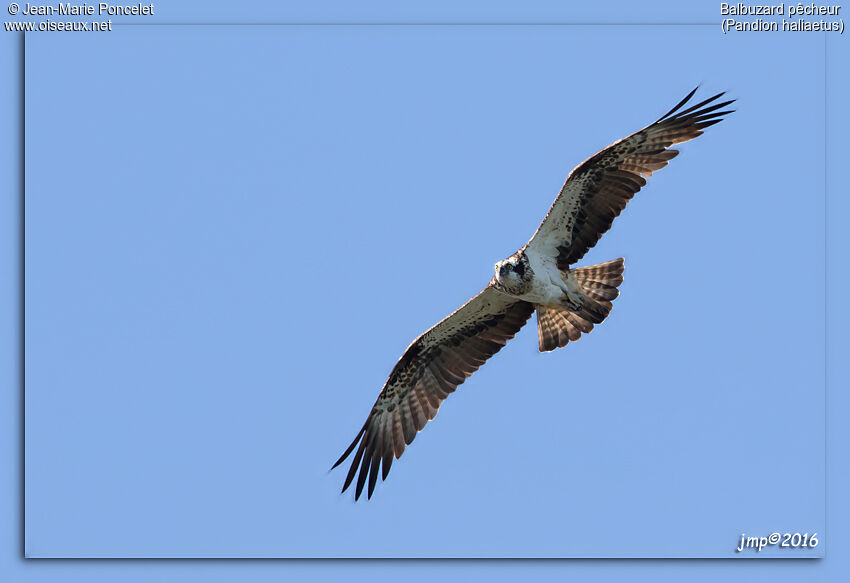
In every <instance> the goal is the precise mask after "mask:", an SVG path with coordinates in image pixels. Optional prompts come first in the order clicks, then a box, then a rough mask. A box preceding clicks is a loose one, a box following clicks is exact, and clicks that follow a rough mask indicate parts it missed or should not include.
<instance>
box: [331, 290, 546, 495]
mask: <svg viewBox="0 0 850 583" xmlns="http://www.w3.org/2000/svg"><path fill="white" fill-rule="evenodd" d="M532 312H534V306H533V305H532V304H530V303H528V302H524V301H522V300H516V299H515V298H512V297H510V296H507V295H505V294H502V293H500V292H498V291H496V290H495V289H493V288H492V287H491V286H489V285H488V286H487V287H486V288H484V290H483V291H481V292H480V293H479V294H478V295H477V296H475V297H474V298H472V299H471V300H469V301H468V302H466V303H465V304H464V305H463V306H461V307H460V308H458V309H457V310H456V311H455V312H454V313H453V314H451V315H450V316H448V317H447V318H446V319H444V320H443V321H442V322H440V323H439V324H437V325H436V326H434V327H433V328H431V329H430V330H428V331H427V332H425V333H424V334H422V335H421V336H420V337H419V338H417V339H416V340H414V341H413V343H412V344H411V345H410V346H409V347H408V348H407V350H406V351H405V353H404V355H403V356H402V357H401V359H400V360H399V361H398V363H396V365H395V367H394V368H393V370H392V372H391V373H390V377H389V379H387V382H386V383H385V384H384V387H383V389H382V390H381V394H380V395H378V400H377V401H376V402H375V405H374V407H372V411H371V412H370V413H369V417H368V418H367V419H366V423H365V424H364V425H363V428H362V429H361V430H360V432H359V433H358V434H357V437H355V438H354V441H353V442H352V443H351V445H350V446H348V449H346V450H345V453H343V454H342V456H341V457H340V458H339V459H338V460H337V462H336V463H335V464H334V465H333V467H334V468H335V467H337V466H338V465H339V464H341V463H342V462H343V461H345V459H346V458H347V457H348V456H349V455H351V453H352V452H353V451H354V450H355V448H357V452H356V453H355V455H354V459H353V460H352V462H351V467H350V469H349V470H348V475H347V476H346V478H345V485H344V486H343V487H342V491H343V492H345V490H346V489H347V488H348V487H349V486H350V485H351V483H352V481H353V480H354V476H355V475H357V488H356V490H355V494H354V499H355V500H356V499H358V498H359V497H360V494H361V492H362V491H363V486H364V484H365V483H366V481H367V478H368V482H369V489H368V497H370V498H371V497H372V492H373V491H374V489H375V483H376V482H377V480H378V472H381V475H382V479H386V477H387V474H388V473H389V471H390V466H391V465H392V462H393V457H395V458H399V457H400V456H401V454H402V453H403V452H404V448H405V446H407V445H409V444H410V443H411V442H412V441H413V438H414V437H416V433H417V432H418V431H421V430H422V428H423V427H425V424H426V423H427V422H428V421H430V420H431V419H433V418H434V416H435V415H436V414H437V409H438V408H439V407H440V405H441V404H442V402H443V400H444V399H445V398H446V397H448V396H449V394H450V393H452V392H454V390H455V389H456V388H457V387H458V385H460V384H461V383H462V382H463V381H465V380H466V378H467V377H469V376H470V375H471V374H472V373H474V372H475V371H476V370H478V367H480V366H481V365H482V364H484V362H485V361H486V360H487V359H488V358H490V357H491V356H493V355H494V354H496V353H497V352H498V351H499V350H500V349H501V348H502V347H503V346H504V345H505V343H506V342H507V341H508V340H510V339H511V338H513V337H514V335H515V334H516V333H517V332H518V331H519V329H520V328H522V326H523V325H524V324H525V323H526V322H527V321H528V319H529V318H530V317H531V314H532ZM358 443H359V447H358ZM358 469H359V474H358Z"/></svg>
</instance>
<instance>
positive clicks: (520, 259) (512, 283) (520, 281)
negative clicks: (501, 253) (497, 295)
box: [493, 254, 532, 295]
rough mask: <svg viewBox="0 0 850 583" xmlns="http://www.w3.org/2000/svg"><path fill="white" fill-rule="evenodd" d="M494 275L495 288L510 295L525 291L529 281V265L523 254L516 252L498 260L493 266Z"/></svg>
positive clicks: (530, 275) (530, 274)
mask: <svg viewBox="0 0 850 583" xmlns="http://www.w3.org/2000/svg"><path fill="white" fill-rule="evenodd" d="M495 270H496V276H495V277H494V278H493V279H494V284H495V286H496V289H498V290H499V291H503V292H505V293H509V294H511V295H520V294H523V293H525V290H526V288H527V287H528V285H529V283H530V282H531V277H532V273H531V266H529V264H528V258H527V257H526V256H525V255H524V254H516V255H512V256H510V257H508V258H507V259H505V260H503V261H499V262H498V263H496V266H495Z"/></svg>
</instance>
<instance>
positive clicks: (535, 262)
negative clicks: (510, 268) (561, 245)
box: [510, 250, 585, 309]
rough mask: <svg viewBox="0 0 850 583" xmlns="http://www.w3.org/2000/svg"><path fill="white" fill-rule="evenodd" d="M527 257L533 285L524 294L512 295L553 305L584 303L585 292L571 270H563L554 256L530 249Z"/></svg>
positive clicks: (573, 306) (534, 302)
mask: <svg viewBox="0 0 850 583" xmlns="http://www.w3.org/2000/svg"><path fill="white" fill-rule="evenodd" d="M526 257H527V258H528V262H529V266H530V267H531V270H532V272H533V274H534V277H533V279H532V280H531V285H530V287H529V289H528V290H526V291H525V292H524V293H522V294H516V295H515V294H510V295H513V296H514V297H516V298H518V299H521V300H525V301H527V302H530V303H533V304H543V305H545V306H552V307H569V308H573V309H576V308H578V307H580V306H581V305H582V303H583V302H582V299H583V298H584V295H585V294H584V291H583V290H582V288H581V286H580V285H579V283H578V282H577V281H576V279H575V276H573V274H572V272H571V271H568V272H566V273H565V272H563V271H561V270H560V269H558V266H557V265H556V263H555V259H554V258H552V257H547V256H543V255H540V254H538V253H533V252H531V251H530V250H529V251H527V252H526ZM510 275H513V274H510Z"/></svg>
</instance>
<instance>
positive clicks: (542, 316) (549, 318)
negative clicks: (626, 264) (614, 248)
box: [537, 257, 623, 352]
mask: <svg viewBox="0 0 850 583" xmlns="http://www.w3.org/2000/svg"><path fill="white" fill-rule="evenodd" d="M572 273H573V275H574V276H575V278H576V280H577V281H578V282H579V283H580V284H581V287H582V288H583V289H584V293H585V294H586V295H587V298H589V299H590V301H586V303H585V306H584V307H583V308H582V309H581V310H578V311H573V310H569V309H566V308H555V307H551V306H544V305H540V304H538V305H537V338H538V341H539V347H540V352H548V351H550V350H554V349H556V348H560V347H562V346H566V344H567V342H569V341H571V340H572V341H576V340H578V339H579V338H580V337H581V335H582V333H585V334H587V333H588V332H590V331H591V330H593V325H594V324H599V323H601V322H602V321H603V320H604V319H605V318H606V317H607V316H608V314H609V313H611V307H612V306H611V301H612V300H613V299H614V298H616V297H617V296H618V295H620V291H619V290H618V289H617V287H618V286H619V285H620V284H621V283H623V258H622V257H620V258H619V259H614V260H612V261H606V262H605V263H600V264H598V265H589V266H587V267H579V268H578V269H575V270H573V272H572Z"/></svg>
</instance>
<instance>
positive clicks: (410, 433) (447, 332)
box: [333, 89, 734, 500]
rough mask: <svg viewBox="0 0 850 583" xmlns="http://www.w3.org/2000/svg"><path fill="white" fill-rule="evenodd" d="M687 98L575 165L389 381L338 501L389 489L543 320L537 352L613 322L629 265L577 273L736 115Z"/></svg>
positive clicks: (614, 264)
mask: <svg viewBox="0 0 850 583" xmlns="http://www.w3.org/2000/svg"><path fill="white" fill-rule="evenodd" d="M694 93H696V89H694V90H693V91H691V92H690V93H689V94H688V95H687V96H686V97H685V98H684V99H683V100H682V101H681V102H679V103H678V104H677V105H676V106H675V107H674V108H673V109H671V110H670V111H669V112H667V113H666V114H664V115H663V116H661V118H659V119H658V121H656V122H655V123H653V124H651V125H649V126H647V127H645V128H644V129H642V130H640V131H638V132H635V133H633V134H632V135H630V136H628V137H626V138H623V139H622V140H620V141H618V142H615V143H614V144H612V145H610V146H608V147H607V148H605V149H604V150H602V151H600V152H598V153H597V154H595V155H593V156H591V157H590V158H588V159H587V160H586V161H585V162H583V163H581V164H580V165H578V166H577V167H576V168H575V169H574V170H573V171H572V172H571V173H570V175H569V176H568V177H567V180H566V182H565V183H564V186H563V187H562V188H561V192H560V194H558V197H557V198H556V199H555V202H554V203H553V204H552V207H551V208H550V209H549V212H548V213H547V214H546V217H545V218H544V219H543V222H542V223H541V225H540V226H539V227H538V228H537V231H536V232H535V233H534V236H532V237H531V240H530V241H529V242H528V243H526V244H525V246H524V247H522V248H521V249H520V250H519V251H517V252H516V253H514V254H513V255H511V256H510V257H508V258H507V259H505V260H504V261H500V262H498V263H496V267H495V271H496V273H495V275H494V276H493V278H492V279H491V280H490V283H488V284H487V287H485V288H484V289H483V290H482V291H481V292H480V293H479V294H478V295H476V296H475V297H474V298H472V299H471V300H469V301H468V302H466V303H465V304H464V305H463V306H461V307H460V308H458V309H457V310H456V311H455V312H453V313H452V314H451V315H450V316H448V317H447V318H446V319H444V320H443V321H442V322H440V323H439V324H437V325H436V326H434V327H433V328H431V329H430V330H428V331H427V332H425V333H424V334H422V335H421V336H419V337H418V338H417V339H416V340H414V341H413V342H412V343H411V344H410V346H408V348H407V350H406V351H405V352H404V354H403V355H402V357H401V359H400V360H399V361H398V363H396V365H395V367H393V369H392V372H390V376H389V379H387V382H386V383H385V384H384V386H383V389H382V390H381V393H380V394H379V395H378V400H377V401H376V402H375V405H374V406H373V407H372V410H371V412H370V413H369V416H368V417H367V418H366V423H364V424H363V427H362V428H361V429H360V432H359V433H358V434H357V437H355V438H354V441H353V442H351V445H349V446H348V449H346V450H345V452H344V453H343V454H342V456H341V457H340V458H339V459H338V460H337V461H336V463H335V464H334V465H333V467H334V468H335V467H337V466H338V465H339V464H341V463H342V462H343V461H344V460H345V459H346V458H347V457H348V456H349V455H351V453H352V452H353V451H354V449H355V448H357V452H356V454H355V455H354V459H353V461H352V462H351V467H350V469H349V470H348V475H347V476H346V478H345V484H344V485H343V487H342V491H343V492H345V490H346V489H348V487H349V486H350V485H351V483H352V481H353V480H354V477H355V475H356V476H357V488H356V490H355V494H354V499H355V500H357V499H359V498H360V495H361V493H362V492H363V487H364V485H365V484H366V481H367V480H368V482H369V488H368V497H369V498H371V497H372V492H373V491H374V489H375V483H376V482H377V479H378V473H379V472H380V474H381V479H386V477H387V474H388V473H389V471H390V466H391V465H392V462H393V458H396V459H397V458H399V457H400V456H401V454H402V453H403V452H404V448H405V447H406V446H407V445H410V443H411V442H412V441H413V439H414V437H416V433H417V432H418V431H421V430H422V429H423V428H424V427H425V424H426V423H427V422H428V421H430V420H431V419H433V418H434V416H435V415H436V414H437V409H439V407H440V404H441V403H442V402H443V400H444V399H445V398H446V397H448V396H449V394H450V393H452V392H454V390H455V389H457V387H458V385H460V384H461V383H463V381H464V380H466V378H467V377H469V376H470V375H472V373H474V372H475V371H476V370H478V367H480V366H481V365H482V364H484V362H485V361H486V360H487V359H488V358H490V357H491V356H493V355H494V354H496V353H497V352H498V351H499V350H500V349H501V348H502V347H503V346H504V345H505V343H506V342H507V341H508V340H510V339H511V338H513V337H514V335H515V334H516V333H517V332H518V331H519V329H520V328H522V327H523V325H524V324H525V323H526V322H527V321H528V319H529V318H530V317H531V314H532V313H534V312H535V311H536V312H537V336H538V343H539V349H540V351H541V352H547V351H550V350H554V349H555V348H559V347H562V346H566V344H567V343H568V342H570V341H576V340H578V339H579V337H580V336H581V335H582V334H587V333H588V332H590V331H591V330H592V329H593V326H594V324H599V323H601V322H602V321H603V320H604V319H605V318H606V317H607V316H608V314H609V313H610V312H611V301H612V300H613V299H614V298H616V297H617V296H618V295H619V291H618V289H617V287H618V286H619V285H620V284H621V283H622V282H623V259H622V258H619V259H614V260H612V261H608V262H606V263H600V264H598V265H592V266H589V267H578V268H573V265H574V264H575V263H576V262H577V261H579V260H580V259H581V258H582V257H583V256H584V254H585V253H587V251H588V250H589V249H590V248H591V247H593V246H594V245H595V244H596V242H597V241H598V240H599V238H600V237H601V236H602V234H603V233H605V232H606V231H607V230H608V229H609V228H610V227H611V223H612V222H613V221H614V217H616V216H617V215H619V214H620V212H621V211H622V210H623V209H624V208H625V207H626V204H627V203H628V202H629V200H630V199H631V198H632V197H633V196H634V195H635V193H636V192H638V191H639V190H640V189H641V187H643V186H644V185H645V184H646V180H645V178H646V177H649V176H651V175H652V173H653V172H655V171H656V170H660V169H661V168H663V167H664V166H666V165H667V162H668V161H670V160H671V159H672V158H674V157H675V156H676V155H677V154H678V153H679V152H678V150H671V149H669V148H670V146H672V145H674V144H680V143H682V142H687V141H688V140H692V139H694V138H695V137H697V136H699V135H700V134H702V130H704V129H705V128H707V127H708V126H711V125H714V124H716V123H718V122H720V121H721V120H722V117H721V116H723V115H725V114H728V113H731V112H732V111H733V110H727V111H719V110H722V109H723V108H724V107H726V106H727V105H729V104H730V103H732V102H733V101H734V100H730V101H724V102H720V103H718V102H717V99H719V98H720V97H721V96H722V95H724V94H723V93H719V94H717V95H715V96H713V97H710V98H708V99H706V100H705V101H702V102H700V103H697V104H696V105H693V106H690V107H688V108H687V109H682V108H683V107H684V106H685V104H686V103H688V101H689V100H690V99H691V97H693V95H694ZM358 444H359V447H358Z"/></svg>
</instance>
